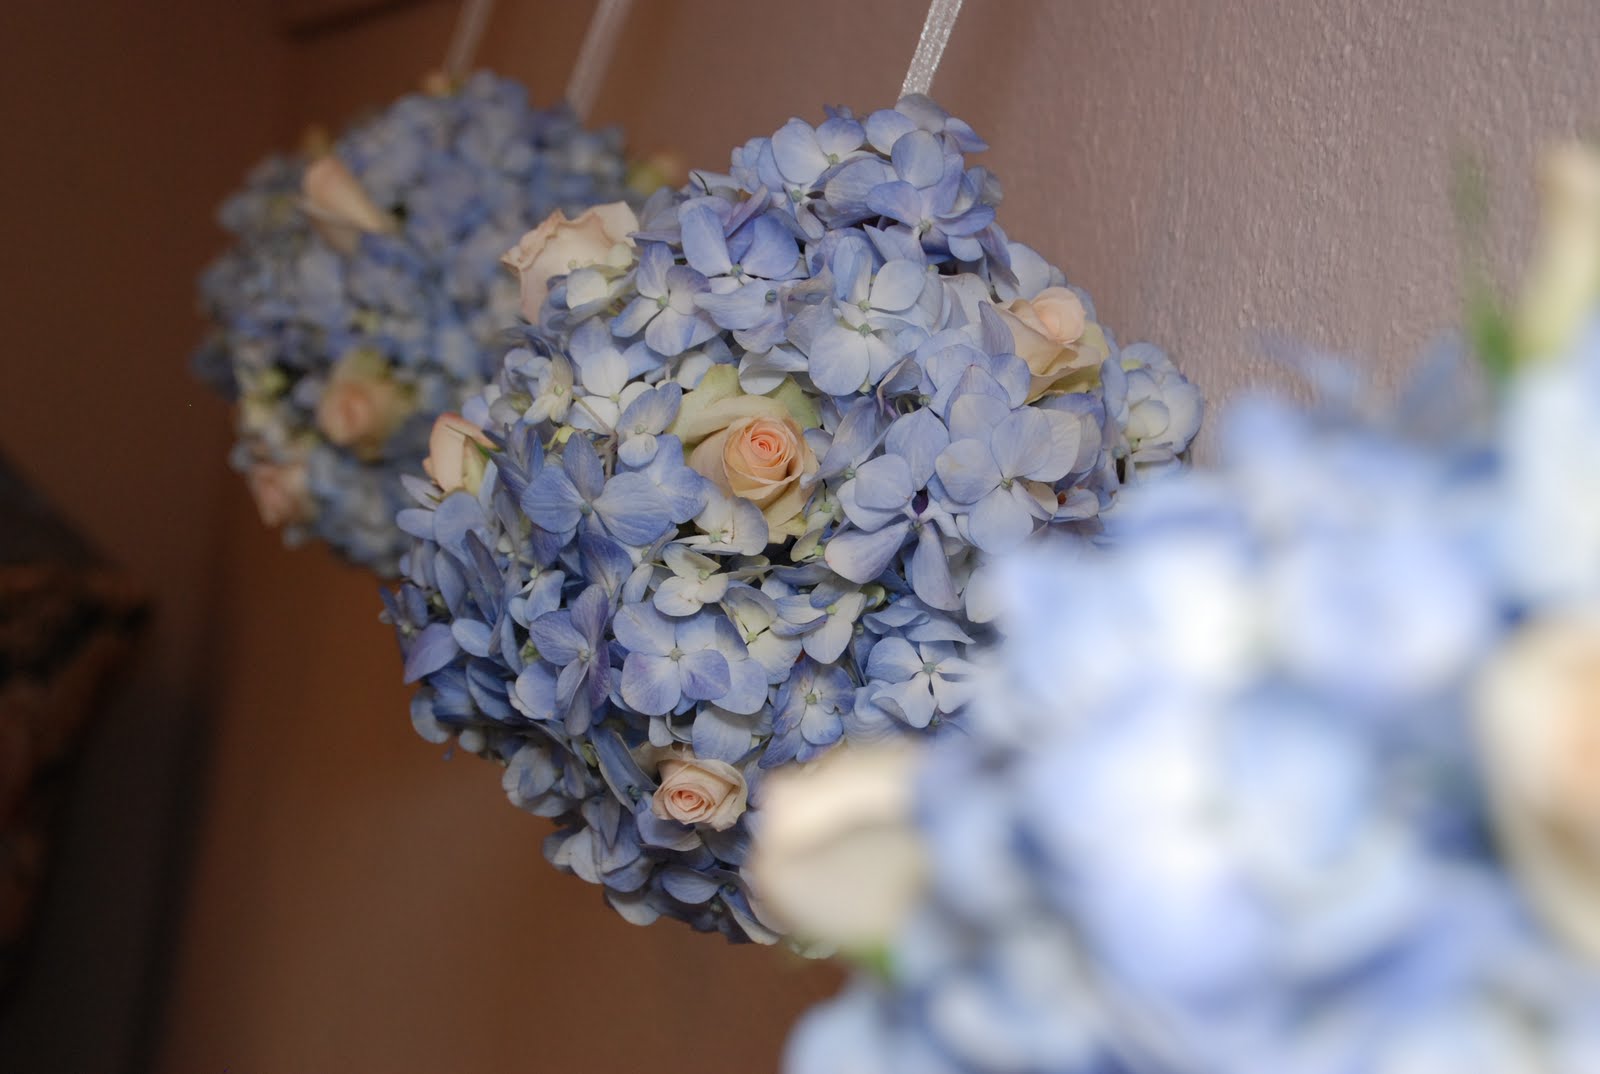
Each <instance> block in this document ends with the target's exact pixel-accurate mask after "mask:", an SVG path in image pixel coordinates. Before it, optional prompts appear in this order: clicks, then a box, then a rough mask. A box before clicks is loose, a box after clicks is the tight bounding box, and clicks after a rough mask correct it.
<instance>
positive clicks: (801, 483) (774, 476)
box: [669, 365, 817, 541]
mask: <svg viewBox="0 0 1600 1074" xmlns="http://www.w3.org/2000/svg"><path fill="white" fill-rule="evenodd" d="M807 406H808V404H805V403H804V401H803V400H802V399H801V398H799V393H798V390H797V389H794V386H793V384H792V382H788V381H785V383H784V385H783V386H781V387H779V388H778V390H777V391H776V392H775V393H773V394H772V395H746V394H745V393H744V392H743V391H741V390H740V388H739V374H738V371H737V370H735V369H734V368H733V367H732V366H726V365H723V366H716V367H715V368H713V369H711V370H710V371H709V372H707V373H706V375H705V376H704V377H703V378H702V379H701V381H700V385H699V387H697V388H695V390H694V391H692V392H690V393H689V394H688V395H686V396H684V398H683V403H682V405H681V406H680V407H679V408H678V417H677V419H676V420H675V421H674V422H673V424H672V428H671V429H670V430H669V431H670V432H672V433H673V434H674V435H676V436H677V437H679V438H680V439H681V440H682V441H683V446H684V449H685V450H686V451H687V452H688V463H689V468H690V469H692V470H694V471H695V472H696V473H698V474H701V475H703V476H705V477H707V478H709V479H710V480H711V481H712V483H714V484H715V485H716V486H717V487H718V488H720V489H722V491H724V492H727V493H731V494H732V495H734V496H738V497H740V498H742V499H746V500H749V501H750V502H752V503H754V504H755V505H756V506H757V507H759V508H761V513H762V515H764V516H765V517H766V520H767V529H768V532H769V534H770V536H771V538H772V540H774V541H776V540H778V539H780V535H781V534H783V533H787V532H789V531H791V530H792V529H793V527H794V525H795V524H796V523H797V522H798V521H799V520H800V517H801V514H802V512H803V511H804V510H805V506H806V501H807V500H809V499H810V498H811V489H810V488H809V487H807V486H806V484H805V479H806V478H807V477H810V476H811V475H812V474H814V473H816V472H817V456H816V453H815V452H814V451H812V450H811V445H810V444H808V443H807V442H806V438H805V432H804V427H803V426H802V424H801V420H802V419H804V420H805V422H806V423H807V424H814V417H813V415H812V413H811V412H810V411H809V410H808V409H807Z"/></svg>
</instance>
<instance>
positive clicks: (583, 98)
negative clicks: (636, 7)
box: [567, 0, 632, 123]
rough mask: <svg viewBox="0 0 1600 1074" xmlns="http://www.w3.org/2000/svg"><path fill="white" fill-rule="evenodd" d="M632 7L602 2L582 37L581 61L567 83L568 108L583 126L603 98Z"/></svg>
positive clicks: (615, 0) (627, 2) (621, 1)
mask: <svg viewBox="0 0 1600 1074" xmlns="http://www.w3.org/2000/svg"><path fill="white" fill-rule="evenodd" d="M631 4H632V0H600V2H599V3H598V4H596V5H595V9H594V16H593V17H592V18H591V19H590V20H589V29H588V32H586V33H585V34H584V35H583V46H582V47H581V48H579V49H578V59H577V61H576V62H574V63H573V65H572V77H571V78H570V79H568V80H567V104H569V105H571V106H572V110H573V112H574V113H576V114H577V116H578V119H579V120H580V121H582V122H585V123H587V122H588V120H589V112H590V110H591V109H593V108H594V101H595V98H596V97H598V96H599V95H600V84H601V83H602V82H603V81H604V79H605V74H606V68H607V67H608V66H609V65H610V63H611V55H612V53H614V52H616V50H617V40H618V39H619V38H620V37H621V36H622V27H623V25H624V24H626V22H627V21H628V8H629V7H630V6H631Z"/></svg>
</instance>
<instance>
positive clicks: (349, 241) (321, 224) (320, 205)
mask: <svg viewBox="0 0 1600 1074" xmlns="http://www.w3.org/2000/svg"><path fill="white" fill-rule="evenodd" d="M300 190H301V194H302V195H303V197H304V200H303V202H302V203H301V204H302V207H303V208H304V209H305V212H306V216H308V217H309V218H310V219H311V226H312V227H314V228H316V229H317V233H318V234H319V235H321V236H322V238H323V240H324V241H326V242H327V244H328V245H329V246H332V247H333V248H334V249H335V250H338V251H339V252H340V253H344V254H353V253H355V251H356V247H357V246H359V245H360V244H361V233H362V232H364V231H370V232H374V233H378V234H382V233H385V232H391V231H394V230H395V219H394V217H392V216H390V215H389V214H388V213H386V212H384V211H383V210H382V209H380V208H378V207H377V206H376V205H374V204H373V203H372V199H371V198H370V197H368V196H367V192H366V190H365V189H363V188H362V186H361V180H359V179H357V178H356V177H355V174H354V173H353V172H351V171H350V169H349V168H347V167H345V164H344V161H342V160H340V159H339V158H338V157H336V156H333V155H332V154H331V153H330V154H328V155H327V156H324V157H319V158H317V159H316V160H314V161H312V162H311V163H310V164H309V165H307V167H306V172H305V176H304V177H303V178H302V179H301V181H300Z"/></svg>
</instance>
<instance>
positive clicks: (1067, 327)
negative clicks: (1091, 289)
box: [1000, 287, 1111, 400]
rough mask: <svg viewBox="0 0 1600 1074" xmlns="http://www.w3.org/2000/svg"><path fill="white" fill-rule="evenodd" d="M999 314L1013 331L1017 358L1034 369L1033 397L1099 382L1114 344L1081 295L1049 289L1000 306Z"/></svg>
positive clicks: (1030, 394)
mask: <svg viewBox="0 0 1600 1074" xmlns="http://www.w3.org/2000/svg"><path fill="white" fill-rule="evenodd" d="M1000 317H1001V319H1002V320H1004V321H1005V322H1006V327H1007V328H1009V329H1011V338H1012V340H1013V341H1014V342H1015V345H1016V348H1017V356H1018V357H1019V358H1021V359H1022V360H1023V361H1024V362H1026V363H1028V368H1029V369H1030V370H1031V371H1032V372H1033V383H1032V386H1031V387H1030V389H1029V392H1028V398H1029V399H1030V400H1032V399H1037V398H1039V397H1040V396H1041V395H1043V394H1044V393H1045V392H1047V391H1050V390H1051V389H1052V388H1059V389H1062V390H1065V391H1082V390H1084V389H1087V388H1092V387H1094V385H1095V384H1096V383H1098V378H1099V375H1100V363H1101V362H1104V361H1105V360H1106V359H1107V358H1109V357H1110V356H1111V348H1110V347H1109V346H1108V345H1107V344H1106V337H1105V333H1104V332H1102V331H1101V330H1100V326H1099V325H1097V324H1095V323H1094V322H1093V321H1091V320H1089V315H1088V312H1087V311H1086V310H1085V309H1084V308H1083V300H1082V299H1080V298H1079V297H1078V296H1077V294H1076V293H1074V292H1073V291H1071V290H1069V289H1067V288H1065V287H1046V288H1045V289H1044V290H1043V291H1040V292H1039V293H1038V294H1037V295H1034V296H1033V297H1032V298H1031V299H1029V298H1019V299H1017V300H1016V301H1014V302H1010V303H1008V304H1006V305H1004V306H1001V307H1000Z"/></svg>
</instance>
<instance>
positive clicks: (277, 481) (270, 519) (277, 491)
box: [245, 460, 315, 529]
mask: <svg viewBox="0 0 1600 1074" xmlns="http://www.w3.org/2000/svg"><path fill="white" fill-rule="evenodd" d="M245 481H246V483H247V484H248V485H249V486H250V495H251V496H252V497H253V498H254V499H255V501H256V511H257V512H258V513H259V514H260V515H261V522H262V524H263V525H266V526H270V527H272V528H274V529H276V528H277V527H279V526H287V525H292V524H294V523H296V522H309V521H311V517H312V515H313V514H315V505H314V504H313V503H312V500H311V486H310V482H309V480H308V479H307V476H306V464H305V463H304V462H301V461H299V460H296V461H294V462H285V463H272V462H258V463H255V464H253V465H252V466H251V467H250V469H249V470H248V471H246V472H245Z"/></svg>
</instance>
